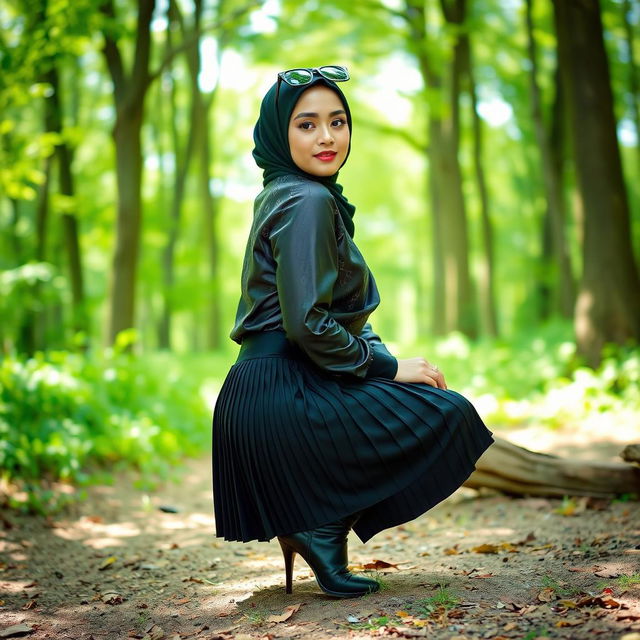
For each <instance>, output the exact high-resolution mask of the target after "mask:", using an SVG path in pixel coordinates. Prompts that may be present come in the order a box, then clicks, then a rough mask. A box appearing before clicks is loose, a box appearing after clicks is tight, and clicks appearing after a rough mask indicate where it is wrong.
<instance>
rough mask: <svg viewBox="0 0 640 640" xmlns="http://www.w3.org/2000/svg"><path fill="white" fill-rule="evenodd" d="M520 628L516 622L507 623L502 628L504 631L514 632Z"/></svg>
mask: <svg viewBox="0 0 640 640" xmlns="http://www.w3.org/2000/svg"><path fill="white" fill-rule="evenodd" d="M517 628H518V624H517V623H516V622H507V624H505V625H504V627H502V630H503V631H513V630H514V629H517Z"/></svg>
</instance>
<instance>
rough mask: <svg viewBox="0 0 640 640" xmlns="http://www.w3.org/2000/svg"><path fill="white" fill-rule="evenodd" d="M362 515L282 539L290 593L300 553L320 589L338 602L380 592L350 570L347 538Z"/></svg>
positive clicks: (370, 582)
mask: <svg viewBox="0 0 640 640" xmlns="http://www.w3.org/2000/svg"><path fill="white" fill-rule="evenodd" d="M359 516H360V514H359V513H355V514H352V515H350V516H347V517H346V518H342V519H341V520H338V521H337V522H332V523H330V524H325V525H323V526H321V527H317V528H315V529H311V530H310V531H298V532H296V533H291V534H289V535H287V536H278V542H279V543H280V547H281V548H282V554H283V555H284V564H285V573H286V592H287V593H291V592H292V587H293V585H292V574H293V563H294V560H295V556H296V553H299V554H300V555H301V556H302V557H303V558H304V560H305V561H306V563H307V564H308V565H309V567H311V570H312V571H313V573H314V575H315V577H316V580H317V582H318V585H319V586H320V588H321V589H322V590H323V591H324V592H325V593H326V594H328V595H330V596H334V597H336V598H357V597H359V596H363V595H365V594H367V593H373V592H374V591H378V589H379V588H380V585H379V584H378V583H377V582H376V581H375V580H371V579H369V578H365V577H364V576H358V575H354V574H353V573H351V572H350V571H349V570H348V569H347V565H348V564H349V560H348V555H347V536H348V534H349V530H350V529H351V527H352V526H353V525H354V524H355V523H356V521H357V519H358V517H359Z"/></svg>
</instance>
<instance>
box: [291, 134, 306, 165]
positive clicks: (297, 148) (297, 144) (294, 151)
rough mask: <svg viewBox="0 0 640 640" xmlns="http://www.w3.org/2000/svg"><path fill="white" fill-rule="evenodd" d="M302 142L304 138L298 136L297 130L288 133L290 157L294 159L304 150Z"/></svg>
mask: <svg viewBox="0 0 640 640" xmlns="http://www.w3.org/2000/svg"><path fill="white" fill-rule="evenodd" d="M304 142H305V141H304V138H303V137H302V136H300V135H299V133H298V132H297V130H295V131H291V132H290V133H289V151H290V153H291V157H293V158H294V157H295V156H296V155H299V154H300V153H301V152H302V151H303V150H304V147H305V145H304Z"/></svg>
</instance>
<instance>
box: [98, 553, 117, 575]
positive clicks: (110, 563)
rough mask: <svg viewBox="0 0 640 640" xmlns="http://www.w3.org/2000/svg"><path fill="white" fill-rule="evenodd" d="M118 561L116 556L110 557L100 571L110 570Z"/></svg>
mask: <svg viewBox="0 0 640 640" xmlns="http://www.w3.org/2000/svg"><path fill="white" fill-rule="evenodd" d="M116 560H117V558H116V557H115V556H109V557H108V558H107V559H106V560H105V561H104V562H103V563H102V564H101V565H100V566H99V567H98V571H104V570H105V569H108V568H109V567H110V566H111V565H113V563H114V562H115V561H116Z"/></svg>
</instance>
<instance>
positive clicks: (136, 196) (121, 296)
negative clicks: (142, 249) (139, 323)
mask: <svg viewBox="0 0 640 640" xmlns="http://www.w3.org/2000/svg"><path fill="white" fill-rule="evenodd" d="M154 8H155V0H140V2H139V3H138V18H137V29H136V43H135V54H134V60H133V64H132V70H131V73H130V74H128V73H127V72H126V71H125V69H124V65H123V60H122V56H121V53H120V49H119V48H118V44H117V42H116V40H115V38H114V34H113V32H112V31H111V23H110V22H107V24H106V25H105V27H104V30H103V32H104V39H105V46H104V55H105V58H106V61H107V66H108V68H109V72H110V74H111V79H112V82H113V96H114V102H115V106H116V123H115V126H114V128H113V139H114V142H115V147H116V176H117V184H118V213H117V227H116V247H115V253H114V258H113V284H112V294H111V317H110V324H109V339H110V341H111V342H114V341H115V338H116V336H117V335H118V333H119V332H120V331H122V330H124V329H128V328H130V327H133V326H134V319H135V307H134V304H135V291H136V276H137V265H138V252H139V246H140V227H141V215H142V213H141V186H142V149H141V140H140V134H141V127H142V120H143V112H144V99H145V96H146V94H147V90H148V87H149V82H150V75H149V56H150V50H151V34H150V25H151V17H152V15H153V10H154ZM101 10H102V12H103V13H104V14H105V15H106V16H107V18H108V19H109V20H113V19H114V17H115V9H114V5H113V0H106V1H105V2H104V3H103V4H102V5H101Z"/></svg>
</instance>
